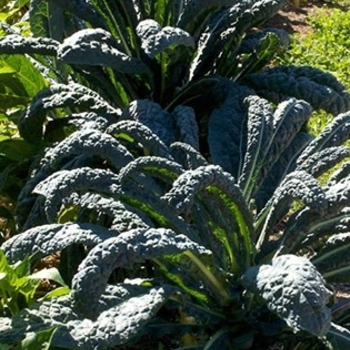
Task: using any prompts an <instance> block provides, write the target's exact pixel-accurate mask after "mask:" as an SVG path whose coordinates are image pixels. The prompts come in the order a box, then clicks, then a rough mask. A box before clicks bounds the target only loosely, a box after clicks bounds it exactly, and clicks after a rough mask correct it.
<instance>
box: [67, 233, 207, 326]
mask: <svg viewBox="0 0 350 350" xmlns="http://www.w3.org/2000/svg"><path fill="white" fill-rule="evenodd" d="M187 250H190V251H193V252H195V253H197V254H209V253H210V252H209V251H208V250H207V249H205V248H204V247H202V246H200V245H199V244H197V243H195V242H193V241H191V240H190V239H189V238H187V237H186V236H184V235H181V234H180V235H177V234H176V233H175V232H174V231H172V230H169V229H164V228H159V229H152V228H151V229H148V230H144V229H143V230H142V229H136V230H131V231H127V232H123V233H121V234H120V235H119V236H118V237H115V238H111V239H108V240H106V241H104V242H102V243H101V244H99V245H97V246H96V247H95V248H93V249H92V250H91V251H90V252H89V254H88V256H87V257H86V258H85V260H84V261H83V262H82V263H81V265H80V266H79V270H78V272H77V274H76V275H75V276H74V278H73V281H72V295H73V297H74V300H75V303H74V304H75V308H76V309H77V310H79V312H80V313H81V314H83V315H85V317H89V318H92V319H94V318H96V317H97V306H98V300H99V298H100V296H101V295H102V294H103V292H104V290H105V288H106V285H107V281H108V278H109V276H110V274H111V273H112V271H113V270H114V269H116V268H117V267H128V268H130V267H131V266H132V265H133V264H135V263H141V262H144V261H146V260H149V259H155V258H160V257H162V256H164V255H172V254H178V253H181V252H184V251H187Z"/></svg>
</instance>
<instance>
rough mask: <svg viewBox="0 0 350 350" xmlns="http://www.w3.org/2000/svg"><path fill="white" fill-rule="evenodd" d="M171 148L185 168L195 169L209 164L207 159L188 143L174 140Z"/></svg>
mask: <svg viewBox="0 0 350 350" xmlns="http://www.w3.org/2000/svg"><path fill="white" fill-rule="evenodd" d="M170 148H171V154H172V156H173V158H174V159H175V161H177V162H178V163H179V164H181V165H182V166H183V167H184V168H185V169H189V170H193V169H196V168H198V167H200V166H206V165H208V162H207V160H206V159H205V158H204V157H203V156H202V155H201V154H200V153H199V152H198V151H197V150H196V149H194V148H193V147H192V146H190V145H189V144H187V143H182V142H174V143H173V144H171V146H170Z"/></svg>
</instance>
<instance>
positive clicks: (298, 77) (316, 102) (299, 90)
mask: <svg viewBox="0 0 350 350" xmlns="http://www.w3.org/2000/svg"><path fill="white" fill-rule="evenodd" d="M329 76H331V75H330V74H329V73H325V72H322V71H321V70H319V69H316V68H311V67H296V66H277V67H274V68H271V69H268V70H265V71H264V72H262V73H256V74H251V75H249V76H247V77H245V81H246V83H247V84H248V85H249V86H251V87H252V88H253V89H254V90H256V91H257V93H258V94H259V95H260V96H261V95H263V96H266V98H267V99H270V100H273V102H280V101H279V96H294V97H296V98H298V99H303V100H305V101H307V102H309V103H310V104H311V106H312V107H313V108H314V109H323V110H325V111H327V112H329V113H331V114H333V115H337V114H339V113H344V112H345V111H347V110H349V109H350V94H349V93H348V92H347V91H346V89H345V87H344V86H342V85H341V84H340V83H339V82H338V81H337V80H336V79H335V78H334V77H333V80H330V77H329Z"/></svg>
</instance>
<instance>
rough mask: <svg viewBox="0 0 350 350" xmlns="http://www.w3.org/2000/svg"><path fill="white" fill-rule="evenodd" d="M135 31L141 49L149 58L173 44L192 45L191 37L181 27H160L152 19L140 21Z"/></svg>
mask: <svg viewBox="0 0 350 350" xmlns="http://www.w3.org/2000/svg"><path fill="white" fill-rule="evenodd" d="M136 33H137V35H138V37H139V38H140V39H141V47H142V49H143V50H144V51H145V53H146V54H147V55H148V56H149V57H151V58H154V57H155V56H156V55H158V54H159V53H161V52H163V51H165V50H166V49H168V48H169V47H171V46H173V45H185V46H189V47H194V40H193V38H192V37H191V35H190V34H188V33H187V32H185V31H184V30H183V29H181V28H174V27H170V26H167V27H164V28H161V27H160V25H159V24H158V23H157V22H156V21H155V20H153V19H146V20H144V21H142V22H140V23H139V24H138V26H137V28H136Z"/></svg>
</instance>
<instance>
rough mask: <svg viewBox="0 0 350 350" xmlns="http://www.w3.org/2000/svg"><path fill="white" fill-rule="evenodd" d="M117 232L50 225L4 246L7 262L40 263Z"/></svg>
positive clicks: (30, 230)
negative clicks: (27, 260)
mask: <svg viewBox="0 0 350 350" xmlns="http://www.w3.org/2000/svg"><path fill="white" fill-rule="evenodd" d="M117 234H118V232H117V231H114V230H109V229H105V228H103V227H101V226H99V225H93V224H50V225H43V226H37V227H34V228H31V229H29V230H27V231H24V232H22V233H21V234H19V235H16V236H14V237H11V238H10V239H8V240H7V241H6V242H4V244H3V245H2V246H1V249H2V250H3V251H4V252H5V254H6V257H7V259H8V260H9V261H10V262H11V263H14V262H16V261H18V260H23V259H24V258H25V257H26V256H27V255H33V254H34V255H35V258H36V259H40V258H42V257H44V256H46V255H49V254H52V253H54V252H57V251H59V250H61V249H63V248H65V247H68V246H69V245H71V244H75V243H83V244H86V245H88V246H94V245H96V244H98V243H100V242H102V241H103V240H105V239H108V238H111V237H114V236H115V235H117Z"/></svg>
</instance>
